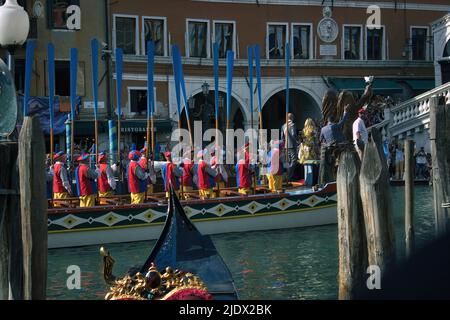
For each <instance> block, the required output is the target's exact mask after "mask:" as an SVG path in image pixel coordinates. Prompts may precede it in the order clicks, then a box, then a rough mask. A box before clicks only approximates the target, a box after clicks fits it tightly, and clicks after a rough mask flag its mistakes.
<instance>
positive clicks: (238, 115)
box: [181, 87, 249, 132]
mask: <svg viewBox="0 0 450 320" xmlns="http://www.w3.org/2000/svg"><path fill="white" fill-rule="evenodd" d="M219 96H220V97H219V99H220V100H219V129H220V130H221V131H222V132H225V129H226V107H227V106H226V89H224V88H221V87H219ZM191 97H192V100H191V103H193V105H194V108H193V109H192V108H190V109H189V116H190V122H191V126H192V125H193V122H194V121H202V124H203V132H204V131H206V130H207V129H210V128H215V121H216V120H215V92H214V90H211V89H210V91H209V95H208V97H207V98H206V99H205V97H204V95H203V92H202V90H201V89H196V90H194V91H192V92H191ZM231 101H232V102H231V110H230V119H231V120H230V129H234V128H235V129H238V128H241V129H244V128H245V121H247V117H248V116H249V115H248V114H247V112H246V109H245V108H244V103H243V102H242V100H241V99H240V98H239V97H238V96H237V95H235V94H232V96H231ZM181 124H182V127H183V128H187V122H186V110H185V109H184V108H183V110H182V112H181Z"/></svg>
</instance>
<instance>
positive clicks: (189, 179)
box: [180, 150, 194, 200]
mask: <svg viewBox="0 0 450 320" xmlns="http://www.w3.org/2000/svg"><path fill="white" fill-rule="evenodd" d="M193 155H194V151H193V150H188V151H186V152H185V154H184V156H185V157H184V159H183V161H182V162H181V164H180V168H181V169H182V170H183V177H182V179H181V184H182V185H183V195H184V199H185V200H187V199H189V198H190V197H189V192H192V191H193V190H194V163H193V161H192V157H193Z"/></svg>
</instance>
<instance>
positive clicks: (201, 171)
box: [197, 150, 217, 200]
mask: <svg viewBox="0 0 450 320" xmlns="http://www.w3.org/2000/svg"><path fill="white" fill-rule="evenodd" d="M206 152H207V151H203V150H202V151H199V152H198V153H197V159H198V165H197V179H198V190H199V195H200V198H201V199H203V200H205V199H210V198H215V197H216V195H215V193H214V191H213V186H214V184H215V181H214V179H215V177H216V176H217V172H216V171H215V170H213V169H212V168H211V166H210V165H209V164H208V163H207V162H206V161H205V160H204V159H203V157H204V155H205V154H206Z"/></svg>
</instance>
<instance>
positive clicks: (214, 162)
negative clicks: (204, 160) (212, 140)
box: [210, 149, 228, 197]
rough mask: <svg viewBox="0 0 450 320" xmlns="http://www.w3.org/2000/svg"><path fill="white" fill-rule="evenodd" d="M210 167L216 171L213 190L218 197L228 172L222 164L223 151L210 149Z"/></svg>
mask: <svg viewBox="0 0 450 320" xmlns="http://www.w3.org/2000/svg"><path fill="white" fill-rule="evenodd" d="M211 156H212V157H211V162H210V164H211V169H213V170H215V171H216V172H217V175H216V178H215V179H214V181H215V186H214V192H215V194H216V196H217V197H220V194H219V193H220V190H223V189H224V188H225V185H226V183H227V180H228V173H227V171H226V169H225V166H224V165H223V151H222V150H220V149H219V150H217V152H216V150H214V149H213V150H212V152H211Z"/></svg>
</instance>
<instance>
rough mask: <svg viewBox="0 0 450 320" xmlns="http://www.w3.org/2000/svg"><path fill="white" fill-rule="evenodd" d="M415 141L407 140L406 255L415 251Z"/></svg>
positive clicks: (408, 255)
mask: <svg viewBox="0 0 450 320" xmlns="http://www.w3.org/2000/svg"><path fill="white" fill-rule="evenodd" d="M414 176H415V174H414V141H412V140H406V141H405V242H406V257H407V258H409V257H410V256H411V255H412V254H413V253H414V247H415V235H414V218H413V216H414Z"/></svg>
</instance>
